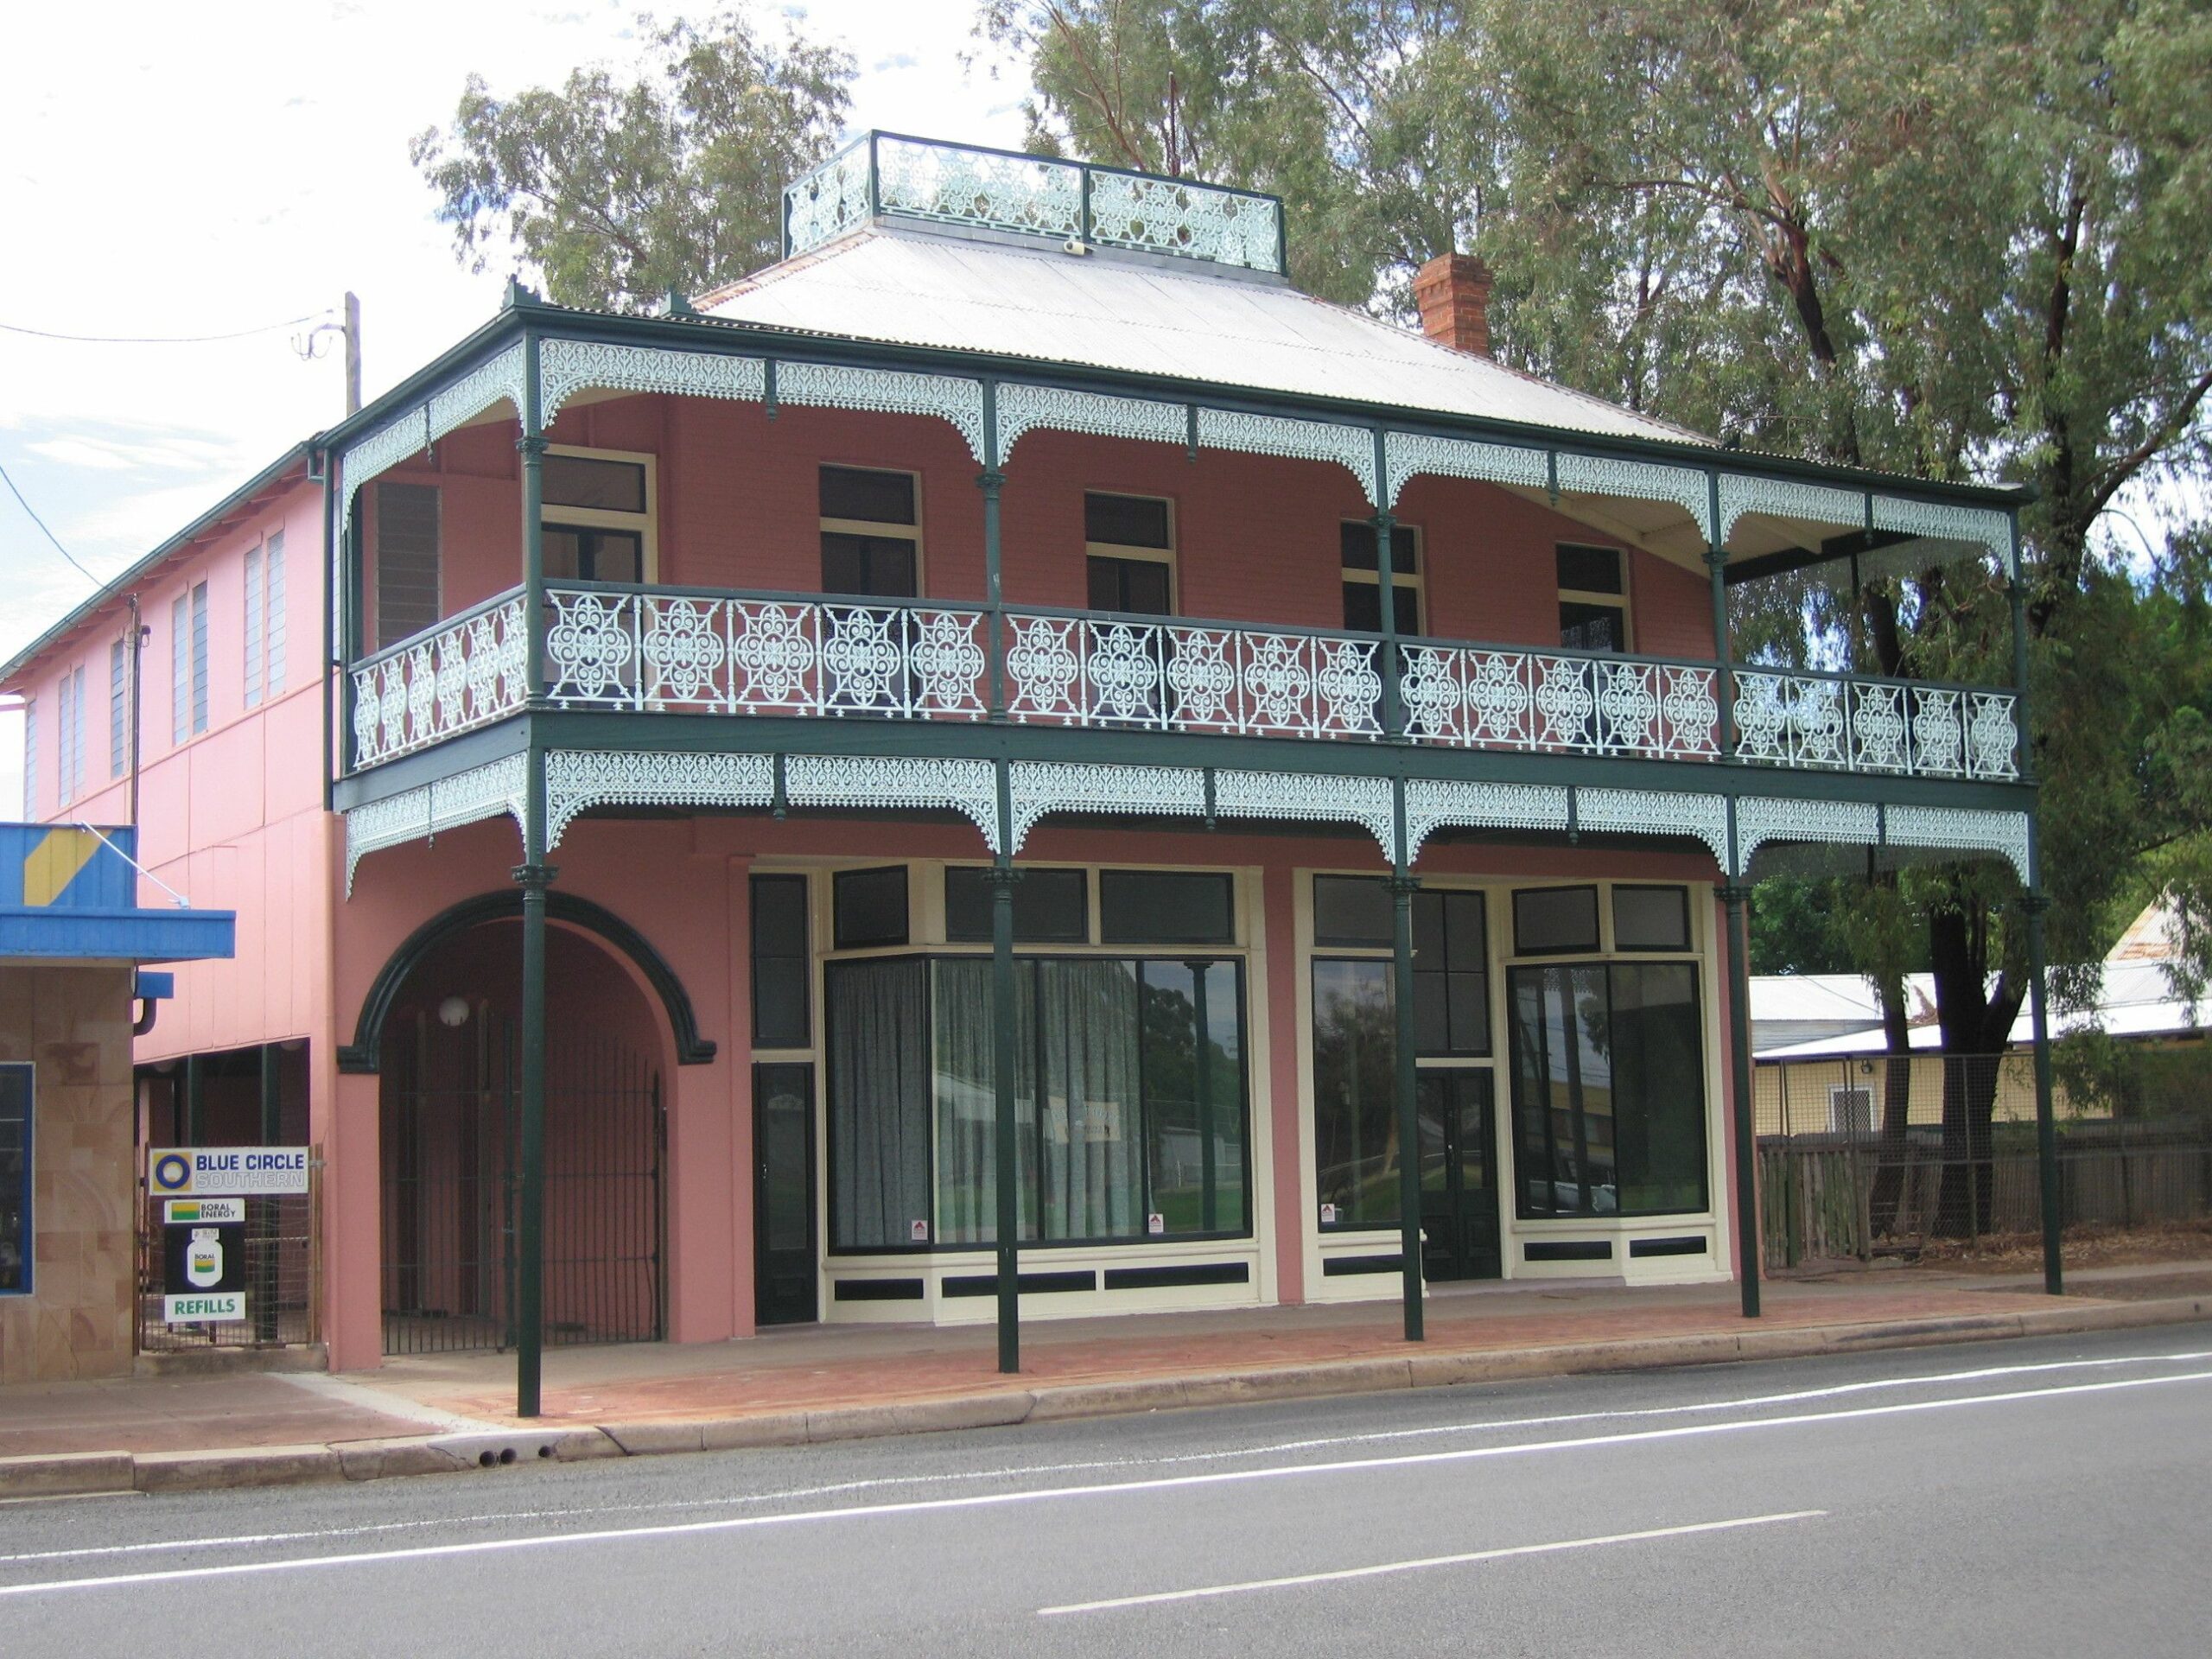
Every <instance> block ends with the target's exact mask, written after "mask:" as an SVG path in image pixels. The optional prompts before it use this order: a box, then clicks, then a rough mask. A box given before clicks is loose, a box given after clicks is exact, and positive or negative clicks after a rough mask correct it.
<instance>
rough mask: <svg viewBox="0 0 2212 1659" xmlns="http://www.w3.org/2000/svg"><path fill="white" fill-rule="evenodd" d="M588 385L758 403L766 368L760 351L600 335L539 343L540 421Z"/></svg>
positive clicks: (764, 385) (549, 420)
mask: <svg viewBox="0 0 2212 1659" xmlns="http://www.w3.org/2000/svg"><path fill="white" fill-rule="evenodd" d="M587 389H591V390H604V391H644V392H665V393H667V394H668V395H669V396H671V397H723V398H729V399H732V400H734V401H737V402H740V403H753V404H757V403H760V402H761V401H762V400H763V399H764V398H765V397H766V396H767V370H766V365H765V363H764V362H763V360H762V359H760V358H757V357H730V356H727V355H725V354H723V353H720V352H678V351H671V350H669V349H667V348H666V347H664V346H616V345H612V344H609V343H608V342H607V341H606V340H547V341H546V342H545V343H544V344H543V345H542V346H539V347H538V348H537V405H538V416H537V418H538V422H539V424H540V425H542V426H550V425H552V424H553V420H554V417H555V416H557V415H559V414H560V412H561V408H562V405H563V404H566V403H567V402H568V401H569V398H571V397H574V396H575V394H576V393H578V392H579V391H585V390H587Z"/></svg>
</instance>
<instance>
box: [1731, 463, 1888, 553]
mask: <svg viewBox="0 0 2212 1659" xmlns="http://www.w3.org/2000/svg"><path fill="white" fill-rule="evenodd" d="M1747 512H1757V513H1764V514H1765V515H1766V516H1768V517H1769V518H1796V519H1799V520H1802V521H1805V522H1807V523H1810V524H1834V525H1835V526H1837V527H1838V529H1839V531H1842V530H1863V529H1864V528H1866V495H1865V494H1864V493H1862V492H1860V491H1858V490H1841V489H1837V488H1836V487H1834V486H1833V485H1828V484H1808V483H1806V482H1805V481H1804V480H1802V479H1794V478H1758V477H1754V476H1751V475H1749V474H1742V473H1723V474H1720V536H1719V539H1720V540H1721V541H1722V542H1724V543H1725V542H1726V541H1727V539H1728V537H1730V536H1732V535H1733V534H1734V533H1735V530H1736V521H1737V520H1738V518H1742V517H1743V516H1744V515H1745V513H1747Z"/></svg>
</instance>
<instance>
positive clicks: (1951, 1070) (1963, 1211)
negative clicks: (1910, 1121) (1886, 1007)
mask: <svg viewBox="0 0 2212 1659" xmlns="http://www.w3.org/2000/svg"><path fill="white" fill-rule="evenodd" d="M1928 943H1929V957H1930V963H1931V965H1932V966H1933V968H1934V969H1935V980H1936V1020H1937V1023H1938V1025H1939V1027H1941V1029H1942V1033H1943V1056H1944V1058H1943V1179H1942V1185H1941V1187H1940V1188H1939V1189H1938V1192H1937V1197H1936V1232H1937V1233H1938V1234H1940V1235H1942V1236H1945V1237H1948V1238H1963V1237H1967V1236H1973V1235H1974V1234H1978V1233H1980V1231H1981V1230H1983V1229H1984V1228H1986V1226H1987V1225H1988V1221H1989V1213H1990V1211H1989V1204H1990V1198H1991V1197H1992V1194H1993V1191H1994V1172H1993V1169H1992V1167H1991V1165H1990V1150H1991V1148H1990V1118H1991V1116H1992V1115H1993V1112H1994V1110H1995V1108H1996V1103H1997V1074H1998V1071H1999V1065H2000V1061H2001V1057H2002V1056H2003V1054H2004V1052H2005V1046H2006V1045H2007V1044H2008V1043H2009V1042H2010V1041H2011V1040H2012V1020H2013V1019H2014V1017H2015V1016H2016V1015H2018V1013H2019V1011H2020V998H2021V995H2022V993H2023V991H2024V987H2020V986H2012V985H2008V983H2007V982H2005V980H2004V979H2001V978H2000V979H1999V981H1998V982H1997V985H1996V987H1995V988H1994V995H1993V994H1992V988H1991V987H1990V984H1989V976H1988V961H1989V952H1988V944H1989V941H1988V932H1987V918H1986V915H1985V914H1983V913H1980V912H1977V913H1975V914H1974V915H1972V916H1969V915H1968V914H1967V912H1966V911H1964V910H1962V909H1961V908H1959V907H1958V906H1955V905H1953V906H1943V907H1942V908H1939V909H1936V910H1932V911H1930V912H1929V918H1928Z"/></svg>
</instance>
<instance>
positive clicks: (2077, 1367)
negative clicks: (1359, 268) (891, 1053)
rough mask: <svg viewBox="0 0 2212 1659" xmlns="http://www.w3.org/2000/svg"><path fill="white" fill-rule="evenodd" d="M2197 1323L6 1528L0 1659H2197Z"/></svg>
mask: <svg viewBox="0 0 2212 1659" xmlns="http://www.w3.org/2000/svg"><path fill="white" fill-rule="evenodd" d="M2208 1544H2212V1325H2196V1326H2188V1325H2183V1326H2168V1327H2165V1328H2164V1329H2160V1330H2155V1331H2148V1332H2120V1333H2114V1334H2112V1335H2109V1336H2100V1337H2082V1338H2050V1339H2044V1340H2037V1341H2027V1342H2012V1343H2003V1344H1995V1343H1989V1344H1973V1345H1970V1346H1963V1347H1950V1348H1937V1349H1928V1350H1922V1351H1913V1352H1904V1353H1884V1354H1873V1355H1863V1356H1854V1357H1844V1358H1835V1359H1826V1360H1816V1361H1795V1362H1789V1363H1773V1364H1764V1365H1745V1366H1732V1367H1727V1368H1709V1369H1707V1368H1701V1369H1698V1370H1685V1371H1677V1372H1666V1373H1656V1374H1646V1375H1640V1376H1615V1377H1595V1378H1581V1379H1570V1380H1564V1381H1558V1382H1551V1383H1529V1384H1516V1385H1511V1386H1500V1387H1487V1388H1471V1389H1445V1390H1436V1391H1431V1392H1426V1393H1421V1394H1411V1395H1408V1394H1395V1395H1378V1396H1373V1397H1369V1398H1363V1399H1354V1400H1336V1401H1325V1402H1313V1403H1304V1404H1298V1405H1292V1406H1268V1407H1250V1408H1224V1409H1217V1410H1212V1411H1192V1412H1175V1413H1160V1414H1153V1415H1150V1416H1146V1417H1138V1418H1122V1419H1116V1420H1109V1421H1095V1422H1085V1423H1074V1424H1065V1425H1060V1426H1056V1427H1037V1428H1027V1429H1009V1430H994V1431H986V1432H976V1433H963V1434H941V1435H930V1436H918V1437H912V1438H907V1439H901V1440H880V1441H868V1442H854V1443H849V1444H845V1445H842V1446H817V1447H809V1448H800V1449H796V1450H783V1451H762V1452H728V1453H722V1454H718V1455H709V1456H696V1457H670V1458H652V1459H627V1460H619V1461H608V1462H598V1463H588V1464H574V1465H557V1466H538V1467H526V1468H515V1469H511V1470H505V1471H494V1472H487V1473H485V1474H482V1475H469V1476H454V1477H439V1478H422V1479H414V1480H395V1481H385V1482H379V1483H374V1484H366V1485H361V1486H348V1487H335V1486H314V1487H294V1488H285V1489H278V1490H274V1491H251V1492H234V1493H210V1494H195V1495H175V1496H169V1497H105V1498H76V1499H58V1500H44V1501H35V1502H21V1503H13V1504H0V1655H5V1656H7V1659H30V1656H45V1655H55V1656H64V1659H92V1656H97V1655H105V1654H129V1655H133V1656H145V1655H158V1654H169V1653H188V1654H207V1655H219V1656H226V1659H232V1656H238V1659H246V1656H257V1655H264V1654H266V1655H284V1656H292V1655H300V1654H316V1655H320V1654H374V1655H379V1656H388V1655H396V1654H404V1655H416V1654H423V1655H448V1654H449V1655H458V1656H465V1659H495V1656H508V1655H517V1656H524V1655H526V1656H532V1659H536V1656H551V1655H569V1654H620V1655H647V1654H653V1655H658V1654H775V1655H779V1656H781V1655H813V1654H823V1655H835V1656H838V1659H853V1656H859V1655H867V1654H879V1653H880V1654H893V1655H900V1656H906V1659H913V1656H938V1655H944V1654H967V1653H988V1654H1023V1655H1029V1654H1078V1655H1094V1654H1095V1655H1101V1656H1104V1655H1113V1656H1117V1659H1126V1656H1131V1655H1144V1654H1155V1653H1166V1654H1174V1655H1177V1656H1182V1655H1186V1654H1255V1655H1267V1656H1270V1659H1282V1656H1288V1655H1293V1654H1304V1653H1309V1652H1324V1651H1331V1650H1337V1651H1342V1652H1344V1653H1347V1654H1351V1653H1365V1652H1382V1651H1386V1650H1387V1651H1389V1652H1393V1653H1398V1654H1408V1655H1419V1654H1444V1653H1450V1654H1453V1655H1493V1654H1497V1655H1506V1654H1512V1655H1519V1654H1528V1655H1543V1656H1560V1655H1569V1654H1629V1653H1636V1654H1656V1655H1667V1654H1677V1653H1681V1654H1697V1655H1700V1656H1702V1655H1709V1654H1711V1655H1718V1654H1746V1655H1762V1656H1764V1655H1770V1654H1777V1653H1783V1652H1788V1653H1791V1654H1830V1653H1834V1654H1847V1655H1850V1656H1853V1659H1869V1656H1884V1655H1891V1654H1905V1653H1910V1654H1913V1655H1915V1656H1940V1655H1954V1654H1976V1655H1981V1654H1988V1655H2001V1656H2005V1659H2025V1656H2031V1655H2042V1654H2053V1655H2057V1654H2064V1655H2079V1654H2095V1655H2128V1656H2133V1655H2156V1654H2177V1655H2188V1656H2191V1659H2201V1656H2202V1655H2204V1654H2206V1653H2207V1652H2208V1651H2212V1573H2208V1572H2207V1570H2206V1559H2207V1546H2208Z"/></svg>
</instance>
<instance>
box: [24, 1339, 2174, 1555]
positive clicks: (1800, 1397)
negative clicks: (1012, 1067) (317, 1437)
mask: <svg viewBox="0 0 2212 1659" xmlns="http://www.w3.org/2000/svg"><path fill="white" fill-rule="evenodd" d="M2208 1359H2212V1349H2208V1350H2204V1351H2193V1352H2185V1353H2177V1354H2140V1355H2124V1356H2120V1357H2115V1358H2106V1359H2060V1360H2046V1361H2041V1362H2038V1363H2035V1364H2031V1365H1988V1366H1982V1367H1980V1368H1978V1369H1976V1370H1967V1371H1942V1372H1937V1373H1935V1374H1932V1375H1929V1376H1890V1377H1877V1378H1872V1379H1870V1380H1868V1381H1866V1382H1861V1383H1834V1384H1831V1385H1830V1386H1828V1387H1826V1388H1819V1389H1794V1390H1792V1391H1791V1392H1789V1393H1787V1394H1758V1395H1743V1396H1740V1397H1732V1398H1727V1399H1720V1400H1696V1401H1691V1402H1687V1403H1685V1404H1682V1405H1678V1406H1633V1407H1623V1408H1616V1409H1612V1410H1607V1411H1576V1412H1560V1413H1554V1414H1550V1415H1548V1416H1541V1417H1501V1418H1496V1419H1492V1420H1491V1421H1484V1422H1472V1423H1438V1424H1432V1425H1428V1426H1426V1427H1421V1428H1389V1429H1374V1430H1370V1431H1368V1432H1366V1433H1359V1434H1330V1435H1319V1436H1315V1437H1313V1438H1311V1439H1307V1440H1273V1441H1268V1442H1266V1443H1263V1444H1260V1445H1254V1446H1228V1447H1224V1448H1220V1449H1217V1450H1212V1451H1205V1452H1172V1453H1168V1454H1166V1455H1165V1456H1159V1457H1135V1458H1095V1459H1083V1460H1079V1461H1070V1462H1062V1463H1032V1464H1007V1465H1001V1466H998V1467H995V1468H989V1469H951V1470H944V1471H938V1472H936V1473H933V1474H914V1475H880V1476H874V1477H871V1478H868V1479H864V1480H841V1481H830V1482H826V1483H824V1484H821V1485H816V1486H793V1487H785V1488H783V1489H781V1490H779V1491H770V1492H741V1493H734V1494H731V1495H729V1496H728V1497H686V1498H665V1499H661V1500H658V1501H656V1502H653V1503H595V1504H590V1505H586V1506H582V1507H570V1508H564V1509H537V1510H493V1511H488V1512H485V1513H480V1514H474V1515H452V1516H431V1517H429V1518H426V1519H423V1520H414V1521H370V1522H360V1523H359V1524H356V1525H353V1526H349V1527H312V1528H303V1529H300V1530H298V1531H294V1532H257V1533H237V1534H232V1535H224V1536H215V1537H205V1538H161V1539H151V1540H148V1541H143V1542H140V1543H131V1544H90V1545H85V1546H82V1547H79V1548H74V1549H41V1550H25V1551H21V1552H19V1553H17V1554H0V1566H21V1565H24V1564H27V1563H29V1562H32V1561H66V1560H91V1559H92V1558H94V1557H99V1556H112V1555H146V1554H163V1553H174V1552H176V1551H180V1550H189V1549H222V1548H240V1547H244V1546H246V1545H257V1544H289V1543H304V1542H308V1541H313V1540H316V1539H333V1538H365V1537H373V1536H377V1535H381V1534H385V1533H395V1532H420V1531H423V1530H425V1529H429V1528H434V1527H463V1526H481V1525H484V1524H486V1523H487V1522H495V1521H570V1520H574V1519H575V1518H577V1517H578V1516H594V1515H596V1516H612V1515H667V1514H671V1513H678V1512H681V1511H683V1510H714V1509H731V1508H735V1507H737V1506H739V1505H758V1504H762V1503H788V1502H790V1501H791V1500H793V1499H796V1498H819V1497H843V1496H846V1495H849V1494H850V1493H854V1492H871V1491H886V1490H888V1489H892V1488H896V1487H901V1486H929V1485H950V1484H953V1483H955V1482H961V1481H983V1480H1012V1479H1016V1478H1021V1477H1024V1476H1029V1477H1034V1476H1038V1475H1077V1474H1091V1473H1096V1471H1100V1470H1104V1469H1130V1468H1147V1469H1152V1468H1173V1467H1177V1466H1179V1465H1185V1464H1197V1463H1224V1462H1227V1461H1229V1460H1230V1459H1236V1458H1264V1457H1278V1456H1281V1455H1282V1454H1283V1453H1286V1452H1314V1451H1319V1450H1322V1449H1323V1448H1325V1447H1328V1446H1383V1445H1388V1444H1390V1443H1392V1442H1395V1441H1402V1440H1433V1439H1436V1438H1437V1437H1439V1436H1440V1435H1446V1434H1482V1433H1495V1432H1498V1431H1501V1430H1508V1429H1522V1428H1556V1427H1563V1426H1565V1425H1567V1424H1570V1423H1599V1422H1632V1421H1639V1420H1642V1419H1648V1418H1652V1417H1679V1416H1684V1415H1687V1414H1690V1413H1693V1412H1709V1411H1740V1410H1748V1409H1750V1408H1753V1407H1760V1406H1780V1405H1796V1404H1800V1403H1802V1402H1805V1401H1808V1400H1834V1399H1839V1398H1842V1397H1845V1396H1847V1395H1858V1394H1866V1393H1868V1392H1870V1391H1873V1390H1878V1389H1901V1388H1910V1387H1914V1386H1916V1385H1922V1384H1925V1385H1929V1386H1934V1385H1936V1384H1939V1383H1986V1382H1988V1381H1991V1380H1992V1379H1993V1378H1997V1377H2003V1376H2033V1375H2037V1374H2041V1373H2046V1372H2050V1371H2078V1370H2098V1369H2101V1368H2105V1367H2109V1366H2114V1365H2153V1364H2181V1363H2196V1362H2198V1361H2202V1360H2208ZM117 1496H143V1494H117ZM17 1501H20V1502H25V1503H29V1502H33V1501H36V1502H40V1503H44V1502H48V1500H47V1499H43V1498H41V1499H37V1500H31V1499H22V1500H17Z"/></svg>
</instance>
